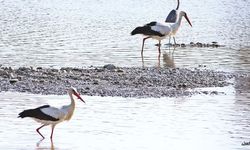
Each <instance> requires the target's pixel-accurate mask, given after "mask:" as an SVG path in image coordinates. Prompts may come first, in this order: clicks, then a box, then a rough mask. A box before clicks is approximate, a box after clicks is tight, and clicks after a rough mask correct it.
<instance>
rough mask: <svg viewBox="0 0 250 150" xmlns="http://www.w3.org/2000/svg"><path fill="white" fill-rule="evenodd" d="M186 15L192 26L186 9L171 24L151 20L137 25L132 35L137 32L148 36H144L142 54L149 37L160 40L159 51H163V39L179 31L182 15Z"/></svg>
mask: <svg viewBox="0 0 250 150" xmlns="http://www.w3.org/2000/svg"><path fill="white" fill-rule="evenodd" d="M183 16H184V17H185V18H186V20H187V21H188V23H189V24H190V26H192V24H191V22H190V21H189V19H188V16H187V14H186V13H185V12H184V11H181V12H180V13H179V19H178V21H177V22H176V23H174V24H170V23H159V22H155V21H154V22H150V23H148V24H146V25H144V26H141V27H137V28H135V29H134V30H133V31H132V32H131V35H135V34H142V35H144V36H146V37H145V38H143V41H142V49H141V55H142V56H143V48H144V42H145V40H146V39H148V38H152V39H156V40H158V41H159V44H158V51H159V53H161V49H160V46H161V40H163V39H165V38H166V37H167V36H169V37H170V36H171V35H175V34H176V32H177V31H178V29H179V27H180V25H181V20H182V17H183Z"/></svg>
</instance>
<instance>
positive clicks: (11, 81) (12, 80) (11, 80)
mask: <svg viewBox="0 0 250 150" xmlns="http://www.w3.org/2000/svg"><path fill="white" fill-rule="evenodd" d="M9 82H10V83H11V84H13V83H16V82H18V79H10V80H9Z"/></svg>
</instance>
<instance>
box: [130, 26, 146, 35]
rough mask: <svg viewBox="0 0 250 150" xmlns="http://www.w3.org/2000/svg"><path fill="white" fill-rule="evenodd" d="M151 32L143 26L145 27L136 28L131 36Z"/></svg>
mask: <svg viewBox="0 0 250 150" xmlns="http://www.w3.org/2000/svg"><path fill="white" fill-rule="evenodd" d="M148 30H149V27H148V26H143V27H136V28H135V29H134V30H133V31H132V32H131V35H135V34H144V33H145V32H146V31H148Z"/></svg>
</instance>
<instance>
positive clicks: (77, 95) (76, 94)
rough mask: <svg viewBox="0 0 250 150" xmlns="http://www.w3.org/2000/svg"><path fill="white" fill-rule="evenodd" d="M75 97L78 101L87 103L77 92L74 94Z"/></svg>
mask: <svg viewBox="0 0 250 150" xmlns="http://www.w3.org/2000/svg"><path fill="white" fill-rule="evenodd" d="M74 95H75V96H76V97H77V98H78V99H80V100H81V101H82V102H84V103H85V101H84V100H83V99H82V98H81V96H80V95H79V94H78V93H77V92H74Z"/></svg>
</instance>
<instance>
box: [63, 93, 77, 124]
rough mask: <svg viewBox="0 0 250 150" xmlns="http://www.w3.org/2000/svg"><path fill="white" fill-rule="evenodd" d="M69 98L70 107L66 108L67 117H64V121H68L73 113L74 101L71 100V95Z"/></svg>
mask: <svg viewBox="0 0 250 150" xmlns="http://www.w3.org/2000/svg"><path fill="white" fill-rule="evenodd" d="M69 97H70V100H71V103H70V105H69V107H68V113H67V115H66V117H65V120H70V119H71V117H72V115H73V113H74V110H75V100H74V98H73V95H72V94H69Z"/></svg>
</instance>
